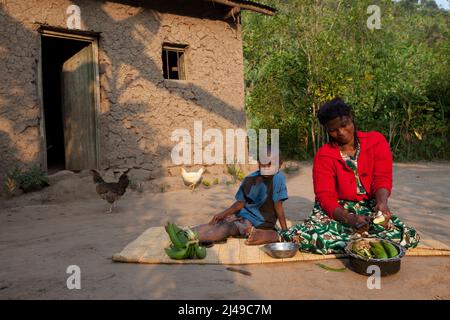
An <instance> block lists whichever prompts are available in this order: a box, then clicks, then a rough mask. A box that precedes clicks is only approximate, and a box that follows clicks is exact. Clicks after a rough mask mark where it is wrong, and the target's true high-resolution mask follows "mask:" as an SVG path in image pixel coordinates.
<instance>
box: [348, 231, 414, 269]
mask: <svg viewBox="0 0 450 320" xmlns="http://www.w3.org/2000/svg"><path fill="white" fill-rule="evenodd" d="M360 240H369V241H370V240H374V238H360V239H356V240H353V241H350V242H348V243H347V245H346V247H345V252H346V253H347V254H348V257H349V262H350V266H351V267H352V269H353V270H354V271H355V272H357V273H360V274H363V275H366V276H370V275H372V274H373V272H372V273H371V272H367V271H368V267H369V266H373V265H375V266H378V267H379V268H380V272H381V276H387V275H390V274H394V273H397V272H398V271H399V270H400V265H401V259H402V258H403V256H404V255H405V253H406V249H405V248H404V247H403V246H401V245H399V244H398V243H396V242H393V241H390V240H385V239H383V241H387V242H389V243H392V244H393V245H394V246H395V247H396V248H397V251H398V255H397V256H395V257H392V258H389V259H374V258H364V257H361V256H359V255H357V254H354V253H353V252H352V247H353V243H354V242H356V241H360ZM380 240H381V239H380Z"/></svg>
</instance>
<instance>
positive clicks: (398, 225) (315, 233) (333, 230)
mask: <svg viewBox="0 0 450 320" xmlns="http://www.w3.org/2000/svg"><path fill="white" fill-rule="evenodd" d="M339 203H340V204H341V205H342V206H343V207H344V208H345V209H347V210H349V212H351V213H354V214H359V215H365V216H369V215H370V214H371V213H372V211H373V208H374V206H375V204H376V201H375V200H374V199H370V200H364V201H360V202H353V201H339ZM279 234H280V236H281V237H282V238H284V239H285V240H286V241H291V242H292V241H293V242H297V243H298V244H299V245H300V250H302V251H307V252H312V253H320V254H332V253H344V248H345V245H346V244H347V242H348V241H349V240H350V239H351V238H352V237H354V236H356V235H357V234H356V232H355V230H354V228H353V227H351V226H350V225H347V224H344V223H342V222H339V221H336V220H333V219H331V218H330V217H328V215H327V214H326V213H325V212H324V210H323V209H322V208H321V207H320V204H319V203H318V202H316V203H315V204H314V208H313V211H312V214H311V215H310V216H309V218H308V219H306V220H305V221H304V222H303V223H301V224H296V225H294V226H292V227H291V228H290V229H289V230H287V231H284V232H283V231H279ZM363 236H372V237H373V236H374V237H377V238H381V239H389V240H392V241H395V242H397V243H400V244H401V245H402V246H404V247H405V248H414V247H416V246H417V245H418V243H419V239H420V237H419V234H418V233H417V232H416V230H414V229H413V228H410V227H407V226H405V224H404V223H403V222H402V221H400V219H399V218H398V217H397V216H396V215H392V216H391V219H390V221H389V223H388V226H387V227H386V228H384V227H383V226H381V225H376V224H371V226H370V229H369V230H368V231H367V234H363Z"/></svg>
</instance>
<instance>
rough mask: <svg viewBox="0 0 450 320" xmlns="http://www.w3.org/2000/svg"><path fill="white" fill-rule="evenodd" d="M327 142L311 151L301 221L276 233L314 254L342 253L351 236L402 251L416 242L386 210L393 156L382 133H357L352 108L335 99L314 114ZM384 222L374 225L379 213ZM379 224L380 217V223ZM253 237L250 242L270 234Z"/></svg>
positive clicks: (387, 208) (269, 236)
mask: <svg viewBox="0 0 450 320" xmlns="http://www.w3.org/2000/svg"><path fill="white" fill-rule="evenodd" d="M318 118H319V122H320V123H321V124H322V125H323V126H324V128H325V130H326V132H327V133H328V137H329V143H327V144H325V145H323V146H322V147H321V148H320V149H319V150H318V151H317V153H316V155H315V157H314V164H313V182H314V193H315V195H316V201H315V204H314V208H313V212H312V214H311V216H310V217H309V218H308V219H307V220H305V222H303V223H301V224H298V225H294V226H292V227H291V228H290V229H289V230H287V231H280V232H279V234H280V236H281V237H283V238H284V239H285V240H288V241H294V242H297V243H299V244H300V247H301V249H302V250H306V251H310V252H314V253H322V254H327V253H342V252H343V249H344V247H345V245H346V243H347V242H348V241H349V240H350V239H351V237H352V236H353V235H354V234H355V233H359V234H361V235H363V236H364V235H366V236H367V235H369V234H370V235H372V236H376V237H379V238H383V239H390V240H392V241H396V242H398V243H400V244H401V245H403V246H405V247H406V248H409V247H415V246H417V244H418V242H419V235H418V234H417V232H416V231H415V230H414V229H412V228H410V227H407V226H405V225H404V224H403V223H402V222H401V221H400V220H399V219H398V217H397V216H395V215H392V214H391V211H390V210H389V207H388V198H389V196H390V194H391V190H392V154H391V151H390V148H389V144H388V142H387V141H386V139H385V138H384V136H383V135H382V134H381V133H378V132H375V131H372V132H361V131H358V130H356V126H355V123H354V120H353V116H352V109H351V107H350V106H349V105H347V104H346V103H345V102H344V101H342V100H341V99H340V98H335V99H333V100H331V101H329V102H327V103H325V104H324V105H323V106H321V108H320V110H319V112H318ZM379 212H380V214H382V215H383V217H384V222H382V223H381V224H374V223H373V219H374V217H375V216H376V215H377V213H379ZM380 220H382V219H380ZM258 233H259V234H254V235H253V236H252V237H251V238H250V240H253V241H254V243H255V244H256V243H258V242H260V241H259V240H263V239H264V240H267V239H266V238H274V237H273V235H272V236H271V235H268V234H262V233H261V232H258Z"/></svg>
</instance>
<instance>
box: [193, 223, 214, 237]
mask: <svg viewBox="0 0 450 320" xmlns="http://www.w3.org/2000/svg"><path fill="white" fill-rule="evenodd" d="M211 228H214V225H211V224H209V223H205V224H200V225H198V226H195V227H192V228H191V230H193V231H195V232H197V233H198V234H199V236H200V235H204V234H206V233H208V232H209V231H210V230H211Z"/></svg>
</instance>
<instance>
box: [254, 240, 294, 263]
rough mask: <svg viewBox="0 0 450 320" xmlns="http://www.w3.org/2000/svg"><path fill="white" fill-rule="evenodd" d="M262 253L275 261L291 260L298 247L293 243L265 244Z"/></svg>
mask: <svg viewBox="0 0 450 320" xmlns="http://www.w3.org/2000/svg"><path fill="white" fill-rule="evenodd" d="M263 248H264V251H265V252H266V253H267V254H268V255H269V256H271V257H272V258H276V259H283V258H292V257H293V256H295V254H296V253H297V251H298V249H299V245H298V244H297V243H293V242H274V243H269V244H266V245H265V246H264V247H263Z"/></svg>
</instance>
